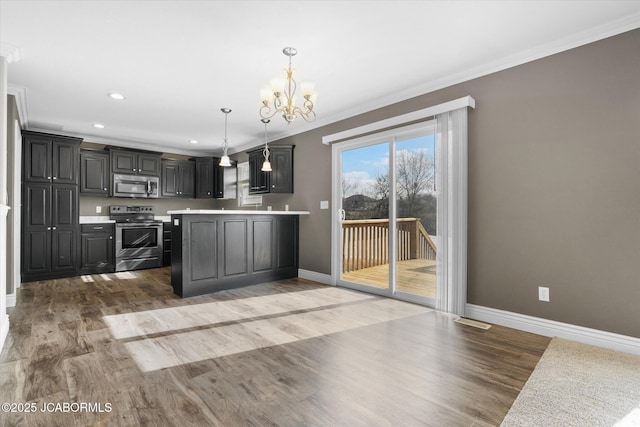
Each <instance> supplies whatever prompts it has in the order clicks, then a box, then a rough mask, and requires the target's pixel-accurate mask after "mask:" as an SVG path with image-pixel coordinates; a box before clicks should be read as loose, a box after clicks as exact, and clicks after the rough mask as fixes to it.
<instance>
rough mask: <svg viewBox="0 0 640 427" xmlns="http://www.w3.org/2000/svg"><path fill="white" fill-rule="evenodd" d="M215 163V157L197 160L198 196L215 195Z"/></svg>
mask: <svg viewBox="0 0 640 427" xmlns="http://www.w3.org/2000/svg"><path fill="white" fill-rule="evenodd" d="M213 171H214V165H213V159H197V160H196V198H197V199H206V198H211V197H214V194H213V187H214V185H213V184H214V177H213Z"/></svg>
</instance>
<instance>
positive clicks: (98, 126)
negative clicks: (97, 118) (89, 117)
mask: <svg viewBox="0 0 640 427" xmlns="http://www.w3.org/2000/svg"><path fill="white" fill-rule="evenodd" d="M93 127H94V128H98V129H104V125H103V124H102V123H94V124H93Z"/></svg>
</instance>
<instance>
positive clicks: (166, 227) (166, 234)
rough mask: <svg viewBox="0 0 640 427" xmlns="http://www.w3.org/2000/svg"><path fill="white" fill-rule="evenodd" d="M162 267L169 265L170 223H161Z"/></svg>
mask: <svg viewBox="0 0 640 427" xmlns="http://www.w3.org/2000/svg"><path fill="white" fill-rule="evenodd" d="M162 265H163V266H167V265H171V223H170V222H163V223H162Z"/></svg>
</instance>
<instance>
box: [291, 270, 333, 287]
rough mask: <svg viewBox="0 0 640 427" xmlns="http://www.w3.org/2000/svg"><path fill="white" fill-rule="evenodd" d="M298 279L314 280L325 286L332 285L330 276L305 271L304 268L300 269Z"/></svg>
mask: <svg viewBox="0 0 640 427" xmlns="http://www.w3.org/2000/svg"><path fill="white" fill-rule="evenodd" d="M298 277H300V278H302V279H307V280H313V281H314V282H319V283H322V284H325V285H332V283H331V275H330V274H324V273H318V272H315V271H311V270H303V269H302V268H299V269H298Z"/></svg>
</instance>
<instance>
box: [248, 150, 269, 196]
mask: <svg viewBox="0 0 640 427" xmlns="http://www.w3.org/2000/svg"><path fill="white" fill-rule="evenodd" d="M248 154H249V194H263V193H268V192H269V187H270V183H271V172H263V171H262V163H263V162H264V155H263V154H262V149H260V150H254V151H250V152H249V153H248Z"/></svg>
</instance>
